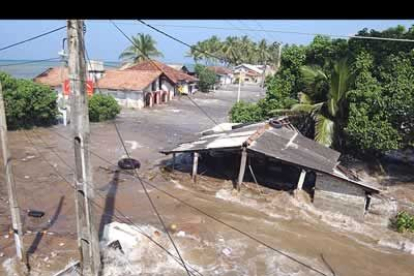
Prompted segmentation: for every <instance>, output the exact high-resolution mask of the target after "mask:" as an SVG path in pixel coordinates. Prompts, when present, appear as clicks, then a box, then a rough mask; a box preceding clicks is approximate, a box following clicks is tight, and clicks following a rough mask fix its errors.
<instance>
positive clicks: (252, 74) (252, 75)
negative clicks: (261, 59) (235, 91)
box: [233, 63, 276, 84]
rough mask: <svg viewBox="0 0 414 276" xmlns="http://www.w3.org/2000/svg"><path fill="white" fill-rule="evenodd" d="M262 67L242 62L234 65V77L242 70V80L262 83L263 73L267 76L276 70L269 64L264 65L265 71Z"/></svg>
mask: <svg viewBox="0 0 414 276" xmlns="http://www.w3.org/2000/svg"><path fill="white" fill-rule="evenodd" d="M264 69H265V66H264V65H253V64H247V63H243V64H240V65H237V66H236V67H234V69H233V73H234V77H235V78H236V79H239V77H240V73H241V72H243V74H244V79H242V82H245V83H258V84H260V83H262V79H263V73H264V74H265V76H269V75H273V74H274V73H275V72H276V70H275V69H274V68H273V67H272V66H270V65H267V66H266V71H264Z"/></svg>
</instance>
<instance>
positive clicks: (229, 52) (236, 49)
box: [221, 36, 241, 65]
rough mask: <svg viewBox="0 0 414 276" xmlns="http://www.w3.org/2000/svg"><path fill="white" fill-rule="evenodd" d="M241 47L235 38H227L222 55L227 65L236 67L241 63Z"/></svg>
mask: <svg viewBox="0 0 414 276" xmlns="http://www.w3.org/2000/svg"><path fill="white" fill-rule="evenodd" d="M240 50H241V47H240V42H239V38H238V37H237V36H228V37H227V38H226V40H225V41H224V43H223V47H222V50H221V51H222V53H223V55H224V56H225V57H226V59H227V60H228V62H229V63H231V64H233V65H237V64H239V63H240V61H241V52H240Z"/></svg>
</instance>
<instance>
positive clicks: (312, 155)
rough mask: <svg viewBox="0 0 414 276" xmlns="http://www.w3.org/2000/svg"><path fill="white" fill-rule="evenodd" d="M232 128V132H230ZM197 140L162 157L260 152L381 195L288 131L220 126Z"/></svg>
mask: <svg viewBox="0 0 414 276" xmlns="http://www.w3.org/2000/svg"><path fill="white" fill-rule="evenodd" d="M231 128H233V129H231ZM220 129H221V130H220ZM203 133H204V135H202V136H201V137H200V138H199V139H198V140H196V141H193V142H188V143H183V144H181V145H179V146H178V147H177V148H175V149H172V150H166V151H161V152H162V153H165V154H169V153H180V152H197V151H208V150H225V149H234V150H236V149H240V148H242V147H243V146H246V147H247V150H248V151H251V152H257V153H261V154H264V155H266V156H270V157H273V158H275V159H278V160H280V161H283V162H286V163H290V164H293V165H296V166H299V167H303V168H306V169H311V170H314V171H317V172H322V173H327V174H329V175H332V176H335V177H337V178H341V179H343V180H346V181H349V182H351V183H353V184H356V185H359V186H362V187H363V188H364V189H367V190H370V191H374V192H379V189H377V188H376V187H373V186H371V185H369V184H366V183H363V182H360V181H355V180H353V179H350V178H349V177H347V176H346V175H345V174H343V173H341V172H340V171H339V170H338V169H337V166H338V164H339V162H338V159H339V157H340V153H339V152H337V151H335V150H332V149H330V148H327V147H325V146H323V145H320V144H318V143H316V142H315V141H313V140H311V139H309V138H306V137H305V136H303V135H302V134H300V133H298V132H297V131H294V130H293V129H290V128H288V127H278V128H275V127H272V126H271V125H269V123H267V122H262V123H257V124H250V125H243V124H240V125H239V126H237V125H231V124H226V125H223V127H221V125H218V126H216V127H214V128H212V129H210V130H207V131H204V132H203Z"/></svg>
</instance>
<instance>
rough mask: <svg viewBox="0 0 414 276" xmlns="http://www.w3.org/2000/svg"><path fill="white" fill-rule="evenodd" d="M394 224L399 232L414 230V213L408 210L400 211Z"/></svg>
mask: <svg viewBox="0 0 414 276" xmlns="http://www.w3.org/2000/svg"><path fill="white" fill-rule="evenodd" d="M393 224H394V226H395V228H396V229H397V230H398V232H414V215H411V214H409V213H407V212H406V211H402V212H399V213H398V215H397V216H396V217H395V218H394V221H393Z"/></svg>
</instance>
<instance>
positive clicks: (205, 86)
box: [195, 64, 217, 92]
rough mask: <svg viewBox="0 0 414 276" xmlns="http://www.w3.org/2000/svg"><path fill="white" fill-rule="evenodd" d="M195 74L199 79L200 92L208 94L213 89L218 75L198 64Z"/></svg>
mask: <svg viewBox="0 0 414 276" xmlns="http://www.w3.org/2000/svg"><path fill="white" fill-rule="evenodd" d="M195 72H196V74H197V77H198V79H199V82H198V87H199V89H200V91H201V92H208V90H209V89H210V88H212V87H213V85H214V84H215V83H216V81H217V77H216V73H214V72H213V71H211V70H209V69H208V68H207V67H205V66H203V65H200V64H197V65H196V66H195Z"/></svg>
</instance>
